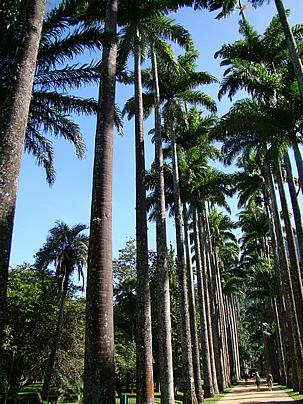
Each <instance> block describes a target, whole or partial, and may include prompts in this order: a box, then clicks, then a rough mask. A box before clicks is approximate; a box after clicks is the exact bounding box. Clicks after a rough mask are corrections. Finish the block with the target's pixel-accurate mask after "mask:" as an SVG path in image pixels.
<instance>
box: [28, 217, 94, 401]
mask: <svg viewBox="0 0 303 404" xmlns="http://www.w3.org/2000/svg"><path fill="white" fill-rule="evenodd" d="M85 229H86V226H85V225H83V224H77V225H75V226H73V227H71V228H70V227H68V226H67V225H66V224H65V223H64V222H59V221H58V222H57V223H56V226H54V227H53V228H52V229H50V230H49V235H48V237H47V240H46V243H45V244H44V245H43V247H42V248H41V249H40V250H39V251H38V252H37V254H36V263H35V266H36V267H37V268H38V269H39V270H40V271H45V270H46V269H47V268H48V267H49V265H50V264H54V265H55V269H56V278H57V282H58V290H59V296H60V303H59V313H58V320H57V326H56V331H55V334H54V341H53V344H52V348H51V351H50V355H49V360H48V364H47V367H46V371H45V376H44V382H43V388H42V395H43V398H44V399H45V400H48V396H49V388H50V384H51V378H52V373H53V370H54V365H55V359H56V353H57V350H58V347H59V344H60V336H61V330H62V326H63V319H64V306H65V300H66V296H67V293H68V287H69V283H70V280H71V276H72V274H73V272H74V271H77V272H78V276H79V280H80V278H82V279H83V280H84V274H83V268H84V267H85V266H86V262H87V250H88V237H87V236H86V235H85V234H83V230H85ZM82 290H83V288H82Z"/></svg>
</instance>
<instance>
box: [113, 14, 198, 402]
mask: <svg viewBox="0 0 303 404" xmlns="http://www.w3.org/2000/svg"><path fill="white" fill-rule="evenodd" d="M140 13H141V11H140ZM140 13H139V14H140ZM137 14H138V11H136V13H135V15H136V16H135V18H133V21H132V22H131V23H130V24H129V25H128V26H127V27H125V28H124V32H123V36H124V37H123V38H122V40H121V43H120V47H119V50H120V53H119V55H120V63H125V60H126V58H127V56H128V55H129V53H130V52H133V54H134V70H135V75H134V76H135V96H134V104H135V128H136V162H137V170H136V172H137V176H136V178H137V181H136V189H137V202H136V206H137V209H136V212H137V226H136V229H137V248H138V281H140V279H141V281H142V282H141V281H140V282H141V283H142V284H141V286H140V287H139V288H138V301H140V299H141V300H142V299H143V296H141V292H142V293H143V291H147V290H148V288H147V284H148V271H147V253H146V252H147V223H146V212H145V211H144V206H145V203H143V202H144V201H145V198H146V196H145V162H144V130H143V99H142V83H141V56H140V52H141V49H143V48H144V47H145V46H149V47H150V53H151V59H152V74H153V80H152V92H153V96H154V100H155V119H156V122H155V124H156V126H155V129H156V130H155V147H156V153H155V154H156V159H155V162H156V172H157V187H156V189H157V194H158V199H157V203H158V209H157V212H158V217H157V246H158V249H157V251H158V260H159V261H158V271H159V276H161V280H160V282H159V288H160V289H161V290H159V304H160V305H161V308H160V310H159V311H158V312H159V316H160V317H161V316H164V317H163V318H161V319H160V321H161V323H163V330H161V333H160V338H159V343H160V347H161V350H162V354H160V367H161V379H162V380H161V381H162V385H163V390H162V393H163V394H162V395H161V397H162V400H163V401H165V402H169V403H170V402H171V403H172V402H173V401H174V385H173V369H172V353H171V342H170V318H169V310H168V309H169V280H168V270H167V247H166V235H165V231H166V230H165V199H164V185H163V184H164V183H163V173H162V170H163V169H162V164H163V163H162V160H163V158H162V142H161V132H160V131H159V129H160V127H161V121H160V110H159V108H160V98H159V85H158V74H157V56H156V54H157V53H160V54H161V56H162V57H163V56H164V57H166V58H168V59H172V53H171V50H170V48H169V47H168V46H167V44H166V43H165V39H172V40H174V41H176V42H178V43H179V44H180V45H183V46H184V45H187V44H188V43H189V44H191V40H190V37H189V34H188V32H187V31H186V30H184V29H183V28H182V27H181V26H179V25H177V24H174V22H173V21H172V20H170V19H167V18H164V17H163V16H162V17H159V16H155V15H154V13H150V12H149V14H147V17H146V10H145V13H142V16H141V17H138V15H137ZM129 104H130V102H128V103H127V104H126V107H125V108H124V112H126V111H127V107H128V106H129ZM131 116H132V114H131V113H129V118H130V117H131ZM141 209H142V210H141ZM144 218H145V219H144ZM144 240H145V241H144ZM144 294H145V292H144ZM145 298H146V299H147V298H148V296H145ZM148 300H149V299H147V301H146V304H138V315H139V316H141V318H142V320H143V318H144V317H145V318H146V319H145V320H144V321H145V322H146V321H150V320H148V319H147V317H146V315H147V314H148V312H146V314H145V315H143V314H144V313H141V314H140V311H141V310H143V309H144V307H145V309H144V310H147V305H148V304H149V303H148ZM148 315H149V314H148ZM140 329H142V330H143V329H145V330H148V328H147V327H146V326H144V327H140ZM140 338H146V343H144V344H142V343H141V342H140ZM140 338H139V339H138V347H140V350H142V347H144V346H146V349H147V350H148V351H149V353H148V352H146V353H145V354H144V353H143V352H141V353H140V352H139V353H138V355H137V359H138V366H137V369H138V372H141V375H140V374H139V373H138V378H140V379H142V377H143V376H142V371H143V369H144V367H143V366H142V360H143V359H141V358H144V356H145V357H146V360H148V358H150V353H151V351H150V347H151V340H150V336H148V335H146V336H145V337H144V336H143V335H142V336H141V337H140ZM148 339H149V340H148ZM148 347H149V348H148ZM143 354H144V355H143ZM140 363H141V364H140ZM150 366H151V364H150V363H149V367H150ZM150 371H151V368H150ZM147 376H148V375H146V376H145V377H147ZM142 380H143V379H142ZM138 385H139V386H140V385H141V383H138ZM150 385H151V383H150V380H146V386H147V387H148V386H150ZM138 391H139V393H140V391H141V389H140V388H139V390H138ZM140 394H141V393H140ZM143 394H144V393H143ZM139 400H140V395H139Z"/></svg>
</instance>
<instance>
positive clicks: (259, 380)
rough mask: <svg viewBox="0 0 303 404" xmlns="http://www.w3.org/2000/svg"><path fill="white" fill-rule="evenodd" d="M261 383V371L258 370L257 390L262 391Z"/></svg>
mask: <svg viewBox="0 0 303 404" xmlns="http://www.w3.org/2000/svg"><path fill="white" fill-rule="evenodd" d="M260 384H261V377H260V375H259V372H256V385H257V391H260Z"/></svg>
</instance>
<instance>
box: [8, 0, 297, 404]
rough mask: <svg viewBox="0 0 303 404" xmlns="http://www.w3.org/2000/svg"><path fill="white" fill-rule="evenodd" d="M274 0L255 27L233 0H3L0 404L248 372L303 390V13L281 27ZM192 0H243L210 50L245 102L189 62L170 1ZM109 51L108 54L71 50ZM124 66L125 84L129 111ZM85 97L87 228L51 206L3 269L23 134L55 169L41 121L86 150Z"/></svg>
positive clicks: (174, 390)
mask: <svg viewBox="0 0 303 404" xmlns="http://www.w3.org/2000/svg"><path fill="white" fill-rule="evenodd" d="M250 2H251V3H252V4H253V5H254V6H261V5H262V3H263V1H262V0H251V1H250ZM274 2H275V5H276V7H277V12H278V15H277V16H275V17H274V18H273V20H272V21H271V23H270V24H269V26H268V27H267V28H266V30H265V32H264V33H259V32H257V31H256V30H255V29H254V27H253V26H252V25H251V24H250V23H249V21H248V20H247V19H246V17H245V7H244V6H242V4H241V1H238V0H232V1H227V0H226V1H225V0H215V1H213V0H195V1H189V0H184V1H179V2H178V1H174V0H167V1H164V0H163V1H162V0H145V1H137V2H128V1H124V0H121V1H120V2H118V1H117V0H107V1H100V0H98V1H94V0H89V1H82V0H80V1H79V0H78V1H76V0H65V1H62V2H58V5H57V6H55V7H54V8H53V9H52V10H51V11H49V12H48V13H45V1H44V0H29V1H25V0H18V1H10V0H8V1H7V2H6V4H5V7H3V8H1V9H0V17H1V18H0V20H1V22H0V24H1V25H0V33H1V35H0V38H1V39H0V66H1V74H0V90H1V91H0V118H1V122H0V132H1V139H0V205H1V212H0V344H1V348H0V349H1V350H0V359H1V361H0V399H1V400H2V401H1V402H4V403H17V402H22V401H23V402H27V401H26V400H32V401H33V402H43V401H44V402H71V401H73V402H84V403H86V404H94V403H106V404H114V403H115V402H116V397H117V396H120V395H121V394H122V393H124V392H130V393H134V394H135V396H136V402H137V403H138V404H143V403H148V404H150V403H154V402H155V401H154V400H155V392H158V393H159V394H160V396H161V402H162V403H164V404H172V403H174V402H175V400H177V398H180V399H182V401H183V402H184V403H193V404H196V403H201V402H202V401H203V400H204V398H206V397H213V396H214V395H216V394H217V393H218V392H219V391H224V389H226V388H227V387H229V386H230V385H231V384H234V383H237V382H238V381H239V380H240V379H241V378H242V377H243V373H244V372H246V371H247V369H248V368H255V369H259V370H260V371H261V372H263V374H268V373H271V374H272V375H273V378H274V380H275V381H277V382H279V383H281V384H283V385H286V386H288V387H290V388H292V389H293V390H294V391H299V392H303V338H302V336H303V285H302V266H303V227H302V217H301V215H302V195H303V159H302V154H301V146H300V143H302V127H303V126H302V122H303V113H302V111H303V108H302V107H303V98H302V97H303V95H302V94H303V68H302V62H301V57H302V52H303V42H302V39H303V25H297V26H295V27H290V26H289V24H288V16H289V11H287V10H286V11H285V10H284V7H283V2H282V1H281V0H275V1H274ZM185 6H186V7H193V8H194V9H195V10H199V9H208V10H210V11H214V10H218V12H219V14H218V16H217V17H218V18H222V17H226V16H227V15H228V14H229V13H230V12H232V11H234V10H235V9H238V10H239V11H240V16H239V35H240V38H239V39H238V40H237V41H236V42H234V43H229V44H222V47H221V49H219V50H218V51H217V53H216V55H215V57H216V58H220V59H221V65H222V66H224V67H225V71H224V77H223V80H222V82H221V83H220V90H219V94H218V97H219V100H220V99H221V98H222V97H224V96H225V95H228V97H229V98H230V99H231V100H233V98H234V97H235V96H236V95H238V92H239V91H240V90H245V92H246V98H244V99H240V100H237V101H236V102H235V103H234V104H233V105H232V106H231V108H230V110H229V111H228V112H226V113H225V114H224V115H223V116H217V114H216V113H217V105H216V103H215V101H214V100H213V99H212V98H211V97H210V96H209V95H208V94H207V88H208V86H209V85H211V84H212V83H216V82H218V80H217V78H216V77H214V76H213V75H212V74H211V73H209V72H206V71H199V70H197V59H198V56H199V54H198V51H197V50H196V49H195V44H194V43H193V40H192V38H191V35H190V32H188V31H187V30H186V29H185V28H183V27H182V26H181V25H180V24H178V23H176V21H174V20H173V19H171V18H170V16H169V14H170V13H171V12H173V11H177V10H178V9H179V8H181V7H185ZM196 12H198V11H196ZM222 42H223V39H222ZM8 44H9V46H8ZM174 44H177V45H178V46H179V48H180V53H179V54H178V55H175V54H174V52H173V49H175V46H173V45H174ZM101 49H102V57H101V60H100V61H99V62H97V63H93V62H92V61H91V60H87V63H85V64H82V65H80V64H78V63H77V59H76V58H77V56H80V55H83V54H85V55H87V53H85V51H86V50H89V51H99V50H101ZM132 61H133V62H132ZM132 63H133V71H131V66H132ZM143 67H144V68H143ZM116 81H119V82H120V83H121V86H120V87H119V89H120V88H123V87H122V85H131V86H133V88H134V96H133V97H132V98H130V99H129V100H128V101H127V102H126V104H125V106H124V108H123V110H122V112H120V111H119V109H118V108H117V106H116V105H115V91H116V90H115V84H116ZM86 84H90V85H92V84H96V85H97V84H98V85H99V99H98V100H97V101H95V100H92V99H83V98H80V97H76V96H74V95H73V94H72V90H73V89H77V88H80V87H81V86H83V85H86ZM17 112H18V113H17ZM94 113H97V128H96V138H95V157H94V170H93V187H92V196H91V201H92V202H91V219H90V226H89V235H88V234H86V230H87V227H86V225H82V224H77V225H74V226H72V227H69V226H68V225H67V224H65V222H64V221H58V222H56V223H55V225H54V227H53V228H52V229H50V231H49V234H48V236H47V239H46V242H45V244H44V245H43V246H41V248H40V249H39V250H38V251H37V254H36V256H35V261H34V262H33V263H31V264H22V265H19V266H17V267H16V268H9V258H10V250H11V239H12V231H13V223H14V211H15V203H16V193H17V182H18V177H19V170H20V161H21V158H22V152H23V150H25V151H27V152H30V153H31V154H32V155H33V156H34V157H35V158H36V160H37V162H38V165H42V166H44V168H45V170H46V178H47V181H48V182H49V183H50V184H52V183H53V182H54V180H55V168H54V153H55V150H54V147H53V143H52V141H51V139H49V135H53V136H55V137H63V138H64V139H66V140H68V141H70V142H72V143H73V144H74V145H75V149H76V154H77V156H78V157H80V158H82V157H84V153H85V145H84V141H83V139H82V135H81V132H80V128H79V126H78V125H77V124H76V123H75V122H74V114H78V115H79V114H86V115H91V114H94ZM123 116H127V118H128V119H132V118H134V120H135V158H136V239H134V240H129V241H128V242H127V243H126V245H125V247H124V248H123V249H122V250H120V251H119V256H118V257H116V258H115V259H112V214H114V212H112V175H113V174H112V151H113V133H114V126H116V127H117V128H118V130H120V129H121V126H122V117H123ZM149 116H152V117H154V128H153V129H152V130H151V134H152V135H153V140H154V145H155V158H154V162H153V164H152V166H151V168H150V170H148V171H146V164H145V154H144V119H145V118H147V117H149ZM226 166H232V167H233V170H228V172H229V174H227V173H226V172H224V169H223V168H224V167H226ZM230 172H232V174H230ZM230 197H234V198H237V200H238V209H239V213H238V216H237V221H235V220H232V218H231V214H230V213H231V212H230V207H229V204H228V201H229V198H230ZM87 198H90V195H87ZM300 203H301V204H300ZM167 213H168V214H169V215H171V216H172V217H173V218H174V224H175V232H176V243H175V248H173V247H172V246H170V248H169V247H168V245H167V238H166V214H167ZM61 219H62V220H64V218H61ZM148 220H150V221H154V222H155V223H156V238H157V243H156V251H148V228H147V223H148ZM85 268H87V276H86V275H85V272H84V270H85ZM76 275H78V277H77V276H76ZM81 280H82V281H83V282H81ZM85 283H86V285H85V286H86V293H84V287H83V286H84V284H85ZM80 284H81V286H80ZM28 392H30V394H28ZM24 400H25V401H24Z"/></svg>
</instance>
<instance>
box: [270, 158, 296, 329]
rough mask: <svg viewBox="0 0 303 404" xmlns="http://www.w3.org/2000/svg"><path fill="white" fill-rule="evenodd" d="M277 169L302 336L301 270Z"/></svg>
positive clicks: (282, 185)
mask: <svg viewBox="0 0 303 404" xmlns="http://www.w3.org/2000/svg"><path fill="white" fill-rule="evenodd" d="M276 167H277V176H276V178H277V182H278V189H279V194H280V200H281V206H282V215H283V219H284V224H285V232H286V241H287V247H288V253H289V260H290V275H291V281H292V285H293V293H294V298H295V305H296V311H297V316H298V322H299V326H300V333H301V336H303V286H302V275H301V269H300V266H299V262H298V256H297V252H296V246H295V240H294V235H293V231H292V226H291V221H290V217H289V212H288V206H287V200H286V194H285V189H284V184H283V178H282V171H281V165H280V162H279V161H278V162H277V164H276Z"/></svg>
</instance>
